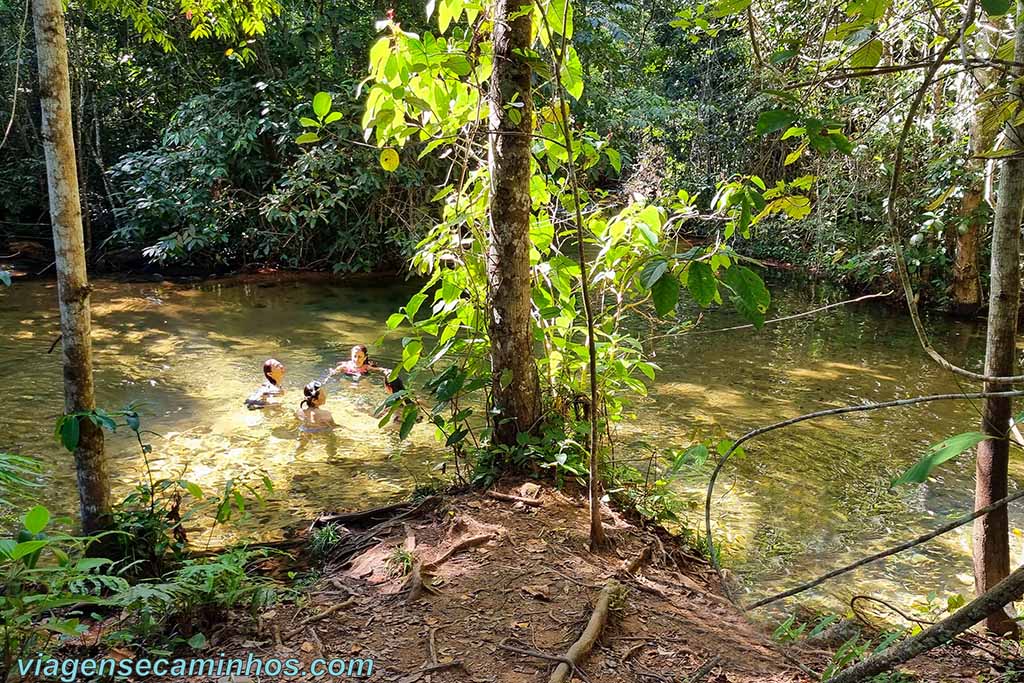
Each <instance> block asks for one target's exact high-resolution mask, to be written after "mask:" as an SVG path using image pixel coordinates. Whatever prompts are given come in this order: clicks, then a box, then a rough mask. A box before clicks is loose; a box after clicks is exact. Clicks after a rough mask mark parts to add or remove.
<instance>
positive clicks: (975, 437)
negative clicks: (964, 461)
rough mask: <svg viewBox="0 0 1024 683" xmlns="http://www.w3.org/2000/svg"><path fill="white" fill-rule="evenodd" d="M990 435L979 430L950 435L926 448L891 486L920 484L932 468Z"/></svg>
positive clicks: (926, 478) (925, 479)
mask: <svg viewBox="0 0 1024 683" xmlns="http://www.w3.org/2000/svg"><path fill="white" fill-rule="evenodd" d="M988 438H990V437H988V436H986V435H985V434H982V433H981V432H964V433H963V434H957V435H956V436H951V437H949V438H948V439H946V440H945V441H942V442H940V443H937V444H935V445H934V446H932V447H931V448H929V449H928V452H927V453H925V454H924V455H923V456H922V457H921V459H920V460H918V461H917V464H915V465H914V466H913V467H911V468H910V469H908V470H907V471H906V472H904V473H903V475H902V476H901V477H899V478H898V479H896V480H894V481H893V482H892V485H893V486H898V485H900V484H909V483H915V484H921V483H924V482H925V481H927V480H928V476H929V475H930V474H931V472H932V470H933V469H935V468H936V467H938V466H939V465H941V464H942V463H944V462H946V461H947V460H950V459H952V458H955V457H956V456H958V455H960V454H961V453H963V452H964V451H966V450H967V449H968V448H973V447H974V446H977V445H978V444H979V443H981V442H982V441H984V440H985V439H988Z"/></svg>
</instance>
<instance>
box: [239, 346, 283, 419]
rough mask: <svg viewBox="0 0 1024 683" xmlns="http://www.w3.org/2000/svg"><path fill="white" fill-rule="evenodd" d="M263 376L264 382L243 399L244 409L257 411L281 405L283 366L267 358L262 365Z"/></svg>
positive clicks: (279, 362)
mask: <svg viewBox="0 0 1024 683" xmlns="http://www.w3.org/2000/svg"><path fill="white" fill-rule="evenodd" d="M263 376H264V377H265V378H266V381H265V382H263V384H262V385H260V388H259V389H257V390H256V391H254V392H253V393H252V395H250V396H249V398H247V399H245V407H246V408H248V409H249V410H259V409H260V408H266V407H268V406H272V405H279V404H280V403H281V396H282V395H283V394H284V387H283V386H282V382H284V364H282V363H281V361H278V360H275V359H273V358H268V359H267V360H266V361H264V363H263Z"/></svg>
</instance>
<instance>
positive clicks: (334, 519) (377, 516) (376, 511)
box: [309, 496, 437, 531]
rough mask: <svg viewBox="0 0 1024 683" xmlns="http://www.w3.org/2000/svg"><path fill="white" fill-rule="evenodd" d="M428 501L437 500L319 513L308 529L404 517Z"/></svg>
mask: <svg viewBox="0 0 1024 683" xmlns="http://www.w3.org/2000/svg"><path fill="white" fill-rule="evenodd" d="M428 502H429V504H433V503H435V502H437V497H436V496H429V497H427V498H424V499H423V500H421V501H420V502H419V503H412V502H409V501H404V502H401V503H391V504H390V505H381V506H380V507H375V508H370V509H369V510H357V511H355V512H342V513H339V514H335V515H320V516H319V517H317V518H316V519H314V520H313V522H312V523H311V524H310V525H309V530H310V531H312V530H313V529H315V528H316V527H319V526H323V525H324V524H365V523H366V522H380V521H386V520H390V519H391V518H393V517H394V516H395V513H405V514H402V517H406V516H408V513H411V512H415V511H418V510H420V509H422V508H424V507H425V506H426V504H428Z"/></svg>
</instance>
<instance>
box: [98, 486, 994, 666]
mask: <svg viewBox="0 0 1024 683" xmlns="http://www.w3.org/2000/svg"><path fill="white" fill-rule="evenodd" d="M500 490H501V492H502V493H503V494H505V498H504V499H497V498H495V497H494V496H493V492H492V493H485V492H479V491H477V492H470V493H464V494H459V495H454V496H451V497H445V498H439V497H435V498H429V499H427V500H426V501H423V502H421V503H419V504H416V505H412V504H410V505H406V506H388V507H387V508H382V509H378V510H376V511H371V513H354V514H350V515H340V516H338V517H340V519H335V522H342V523H344V524H345V525H346V526H345V529H346V532H347V533H344V534H343V535H342V540H341V541H340V543H339V544H338V546H337V548H336V551H335V553H334V559H333V560H330V561H328V562H327V563H326V566H325V567H324V568H323V571H322V573H321V574H320V578H319V579H318V580H317V582H316V583H315V584H313V585H312V586H310V587H309V588H308V590H307V591H306V592H305V593H304V594H303V595H302V596H301V597H300V598H299V599H298V600H296V602H295V604H290V603H286V604H282V605H279V606H277V607H276V608H274V609H273V610H270V611H267V612H265V613H263V614H261V615H260V616H259V618H258V619H257V620H253V619H252V618H250V617H249V616H248V615H234V616H233V618H232V619H231V621H230V623H227V624H224V625H223V626H222V627H221V628H219V629H213V633H212V634H211V635H210V640H209V643H208V645H207V647H206V648H205V649H204V650H203V651H202V652H196V651H192V650H189V651H188V652H182V653H179V656H180V657H183V658H186V659H193V658H211V657H215V656H220V657H225V658H228V659H232V658H237V659H240V660H243V661H246V660H248V658H249V657H250V655H251V656H253V657H255V658H263V659H268V658H278V659H281V660H285V659H289V658H295V659H298V660H300V661H302V662H303V663H304V664H305V665H306V666H308V665H309V664H310V663H311V662H313V661H314V660H316V659H320V658H323V659H327V660H330V659H333V658H340V659H349V660H351V659H353V658H358V659H362V660H364V661H365V660H372V661H373V669H372V672H373V673H372V676H370V677H368V678H365V677H364V678H361V679H360V678H355V677H347V676H325V677H322V678H313V677H310V676H305V677H303V676H299V677H290V678H286V677H282V676H269V677H267V676H264V677H262V678H261V677H248V676H225V677H221V678H216V677H214V678H213V679H211V678H210V677H205V678H202V679H200V678H194V679H193V678H185V679H180V678H179V679H177V680H185V681H188V682H189V683H199V681H200V680H202V681H203V683H210V681H211V680H215V681H216V683H256V682H257V681H267V680H294V681H299V680H301V681H313V680H317V681H328V680H331V681H334V680H370V681H382V682H387V683H421V682H422V683H464V682H469V681H473V682H476V683H535V682H544V681H548V677H549V675H550V673H551V671H552V670H553V669H554V668H555V667H556V666H557V665H558V661H557V660H558V658H559V657H563V656H564V654H565V653H566V651H567V650H568V649H569V646H570V645H572V644H573V642H574V641H576V640H577V639H578V638H579V637H580V635H581V634H582V633H583V631H584V627H585V626H586V625H587V623H588V620H590V618H591V615H592V613H593V611H594V607H595V603H596V602H597V600H598V596H599V594H600V593H601V591H602V589H603V588H604V587H605V586H607V585H608V583H609V582H610V581H618V582H620V583H621V585H622V586H623V587H624V591H623V592H622V593H621V594H620V595H619V596H618V597H616V598H615V599H613V600H612V602H611V609H610V611H609V618H608V621H607V624H606V626H605V627H604V629H603V631H602V633H601V635H600V638H599V639H598V640H597V642H596V645H595V646H594V648H593V650H592V651H591V652H590V654H589V655H587V656H585V657H583V658H581V659H580V660H579V662H578V664H579V668H578V669H577V672H576V677H575V678H573V679H572V680H578V681H583V682H584V683H587V682H588V681H589V683H619V682H626V681H628V682H630V683H633V682H635V683H697V682H698V681H704V682H707V683H754V682H759V683H783V682H786V683H797V682H805V681H812V680H816V678H812V677H810V676H807V675H805V674H804V673H802V672H801V670H800V668H799V667H800V666H803V667H809V669H810V670H813V671H822V670H824V669H825V668H826V667H827V666H828V664H829V662H830V660H831V658H832V652H834V651H835V650H836V649H837V648H838V647H839V646H841V645H842V643H843V641H844V640H845V639H846V638H847V637H848V635H849V633H848V632H847V629H846V628H845V627H844V626H848V625H849V624H848V623H845V622H844V623H841V624H839V625H837V626H840V628H833V629H830V630H828V631H826V632H825V633H824V634H822V637H818V638H815V639H814V640H807V641H803V642H801V643H800V644H799V646H797V647H791V648H789V649H788V650H784V648H783V646H781V645H779V644H778V643H776V642H774V641H773V640H772V639H771V637H770V634H769V631H768V630H766V628H765V627H763V626H760V625H757V624H754V623H752V622H751V621H749V620H748V618H747V617H746V616H745V615H744V614H743V613H742V611H741V610H740V609H739V608H737V607H735V606H734V605H732V604H731V603H729V601H728V600H726V599H725V598H724V597H721V596H722V592H721V587H720V585H719V583H718V578H717V575H716V574H715V572H714V571H713V570H712V569H711V568H710V567H709V566H708V564H707V563H706V562H705V561H704V560H702V559H700V558H698V557H695V556H693V555H692V554H690V553H689V552H687V550H686V549H685V548H682V547H681V546H680V544H679V543H677V542H676V540H675V539H673V538H672V537H670V536H669V535H668V534H666V533H665V532H664V531H663V530H658V529H649V528H644V527H643V526H642V525H641V524H640V523H638V522H635V521H631V520H627V519H625V518H624V517H623V516H621V515H619V514H616V513H614V512H612V511H610V510H606V511H605V512H606V518H605V523H606V528H607V529H608V536H609V540H610V542H611V545H610V547H609V548H606V549H604V550H603V551H601V552H600V553H592V552H590V550H589V549H588V537H587V530H588V520H587V516H586V515H587V506H586V501H585V500H584V499H583V498H582V497H572V496H570V495H567V494H565V493H563V492H560V491H557V490H554V489H551V488H542V487H540V486H538V485H537V484H533V483H525V484H522V485H520V486H516V487H510V486H509V485H507V484H506V485H505V486H502V487H501V488H500ZM499 495H501V494H499ZM509 495H511V496H514V497H518V498H525V499H527V503H528V504H524V502H516V501H514V500H510V499H509V498H508V496H509ZM299 540H301V539H296V540H295V541H293V542H291V543H290V547H291V548H292V549H293V552H294V555H295V559H296V561H298V562H299V563H300V564H301V563H303V562H307V563H308V562H309V557H308V553H305V552H304V551H303V550H302V549H301V546H300V545H299V544H298V541H299ZM296 548H298V550H295V549H296ZM400 557H401V558H405V560H406V562H404V563H403V562H399V561H397V560H398V559H399V558H400ZM279 562H280V560H279V559H277V560H271V561H268V564H267V565H266V566H265V567H264V569H265V570H267V571H270V572H271V573H277V572H282V571H283V570H284V569H288V570H294V569H295V566H294V565H289V567H287V568H284V567H282V566H280V564H279ZM628 569H632V572H630V571H628ZM410 570H411V571H410ZM972 638H974V636H972ZM92 642H95V639H94V640H93V641H92ZM979 642H982V643H984V642H985V641H979ZM988 646H989V647H991V644H989V645H988ZM995 647H997V648H998V644H997V645H996V646H995ZM508 648H512V649H515V650H520V652H514V651H512V650H510V649H508ZM110 655H113V656H115V657H124V656H128V657H130V656H132V653H130V652H127V651H120V652H111V653H108V656H110ZM798 660H799V661H798ZM910 669H911V671H913V673H914V674H915V678H914V679H913V680H918V681H926V682H928V683H939V682H947V681H948V682H953V681H957V682H960V681H980V680H1003V679H1000V678H996V679H991V678H989V676H990V675H991V674H992V673H997V674H998V673H999V672H1000V671H1005V667H1003V662H1001V661H1000V660H999V659H998V658H992V657H986V656H985V655H984V652H983V651H981V650H979V649H977V648H972V647H966V648H965V647H960V646H957V647H947V648H942V649H940V650H936V651H933V652H931V653H928V654H927V655H924V656H922V657H919V658H918V659H917V660H915V661H914V662H912V666H911V667H910ZM886 680H887V681H906V680H911V679H906V678H892V679H886ZM1005 680H1012V679H1005Z"/></svg>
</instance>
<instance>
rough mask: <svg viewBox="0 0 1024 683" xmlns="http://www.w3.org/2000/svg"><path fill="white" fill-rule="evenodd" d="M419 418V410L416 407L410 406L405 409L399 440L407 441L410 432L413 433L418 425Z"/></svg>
mask: <svg viewBox="0 0 1024 683" xmlns="http://www.w3.org/2000/svg"><path fill="white" fill-rule="evenodd" d="M418 416H419V410H418V409H417V408H416V406H415V405H408V406H406V407H405V412H404V413H403V414H402V426H401V427H400V428H399V430H398V438H399V439H400V440H403V441H404V440H405V438H406V437H407V436H409V432H411V431H412V428H413V426H414V425H415V424H416V418H417V417H418Z"/></svg>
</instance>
